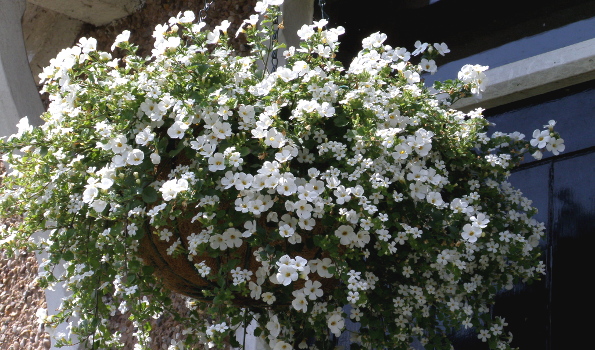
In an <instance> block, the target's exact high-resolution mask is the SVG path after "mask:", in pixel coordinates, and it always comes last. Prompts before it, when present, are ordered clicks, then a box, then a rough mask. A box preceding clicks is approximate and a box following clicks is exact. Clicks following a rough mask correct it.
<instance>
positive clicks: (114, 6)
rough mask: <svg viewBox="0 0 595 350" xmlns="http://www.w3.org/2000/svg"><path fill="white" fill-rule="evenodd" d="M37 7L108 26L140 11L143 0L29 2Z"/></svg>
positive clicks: (31, 0)
mask: <svg viewBox="0 0 595 350" xmlns="http://www.w3.org/2000/svg"><path fill="white" fill-rule="evenodd" d="M28 1H29V2H30V3H32V4H35V5H37V6H41V7H44V8H47V9H49V10H52V11H55V12H58V13H61V14H63V15H66V16H68V17H71V18H74V19H78V20H81V21H83V22H86V23H91V24H93V25H96V26H101V25H104V24H108V23H110V22H112V21H114V20H116V19H120V18H122V17H126V16H128V15H129V14H131V13H133V12H135V11H136V10H138V9H139V8H140V7H141V6H142V5H143V4H144V1H143V0H28Z"/></svg>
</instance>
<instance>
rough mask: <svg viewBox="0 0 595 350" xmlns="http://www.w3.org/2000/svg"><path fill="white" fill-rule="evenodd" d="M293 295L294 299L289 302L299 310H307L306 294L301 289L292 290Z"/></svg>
mask: <svg viewBox="0 0 595 350" xmlns="http://www.w3.org/2000/svg"><path fill="white" fill-rule="evenodd" d="M293 296H294V297H295V299H293V301H292V302H291V305H292V306H293V308H294V309H296V310H297V311H301V312H308V300H307V299H306V295H305V294H304V293H303V292H302V291H294V292H293Z"/></svg>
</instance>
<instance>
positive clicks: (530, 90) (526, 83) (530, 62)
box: [453, 38, 595, 111]
mask: <svg viewBox="0 0 595 350" xmlns="http://www.w3.org/2000/svg"><path fill="white" fill-rule="evenodd" d="M486 75H487V77H488V84H487V88H486V91H485V92H484V94H483V97H482V98H481V99H479V98H476V97H470V98H466V99H463V100H460V101H458V102H457V103H455V104H454V105H453V107H454V108H458V109H461V110H463V111H468V110H471V109H474V108H477V107H483V108H491V107H495V106H499V105H503V104H506V103H510V102H514V101H518V100H522V99H525V98H528V97H532V96H536V95H539V94H543V93H546V92H549V91H553V90H557V89H561V88H564V87H567V86H570V85H574V84H579V83H582V82H585V81H588V80H592V79H595V38H594V39H589V40H586V41H583V42H580V43H577V44H574V45H569V46H566V47H563V48H560V49H557V50H554V51H550V52H546V53H543V54H540V55H536V56H533V57H529V58H526V59H523V60H520V61H517V62H513V63H509V64H506V65H503V66H500V67H496V68H493V69H489V70H487V71H486Z"/></svg>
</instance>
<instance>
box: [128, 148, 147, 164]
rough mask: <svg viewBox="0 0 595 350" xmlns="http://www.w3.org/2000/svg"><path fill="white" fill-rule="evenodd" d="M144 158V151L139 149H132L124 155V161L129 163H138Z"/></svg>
mask: <svg viewBox="0 0 595 350" xmlns="http://www.w3.org/2000/svg"><path fill="white" fill-rule="evenodd" d="M143 159H145V153H144V152H143V151H141V150H140V149H133V150H132V151H130V152H129V153H128V156H127V157H126V162H127V163H128V164H130V165H139V164H141V163H142V162H143Z"/></svg>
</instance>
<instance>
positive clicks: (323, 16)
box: [318, 0, 328, 21]
mask: <svg viewBox="0 0 595 350" xmlns="http://www.w3.org/2000/svg"><path fill="white" fill-rule="evenodd" d="M325 5H326V0H318V7H320V19H326V20H327V21H328V15H327V14H326V12H324V6H325Z"/></svg>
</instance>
